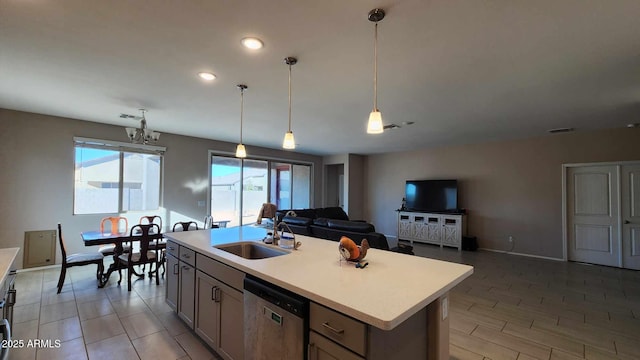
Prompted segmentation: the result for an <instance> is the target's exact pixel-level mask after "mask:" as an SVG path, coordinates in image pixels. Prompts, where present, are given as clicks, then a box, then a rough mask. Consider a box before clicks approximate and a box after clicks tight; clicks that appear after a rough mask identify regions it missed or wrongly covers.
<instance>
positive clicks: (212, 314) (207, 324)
mask: <svg viewBox="0 0 640 360" xmlns="http://www.w3.org/2000/svg"><path fill="white" fill-rule="evenodd" d="M217 284H218V281H216V280H215V279H214V278H212V277H211V276H208V275H207V274H205V273H203V272H202V271H196V318H195V323H194V328H195V332H196V334H198V335H200V337H201V338H202V339H203V340H204V341H205V342H206V343H207V344H209V346H211V347H212V348H213V349H214V350H217V349H218V334H219V333H220V318H219V313H220V310H219V307H218V302H217V301H216V299H217V296H218V293H217V292H218V290H217V288H218V287H217Z"/></svg>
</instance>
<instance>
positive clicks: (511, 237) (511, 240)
mask: <svg viewBox="0 0 640 360" xmlns="http://www.w3.org/2000/svg"><path fill="white" fill-rule="evenodd" d="M509 242H510V243H512V242H513V236H512V235H509Z"/></svg>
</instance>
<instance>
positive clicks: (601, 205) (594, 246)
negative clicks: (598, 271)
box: [567, 165, 621, 267]
mask: <svg viewBox="0 0 640 360" xmlns="http://www.w3.org/2000/svg"><path fill="white" fill-rule="evenodd" d="M618 170H619V167H618V166H617V165H606V166H580V167H571V168H568V170H567V235H568V237H567V238H568V246H569V249H568V258H569V260H573V261H581V262H587V263H592V264H599V265H608V266H618V267H619V266H621V254H620V233H619V231H620V227H619V221H620V218H619V211H618V209H619V193H618V191H619V186H618V184H619V183H618V181H619V180H618Z"/></svg>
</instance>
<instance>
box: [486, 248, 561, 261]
mask: <svg viewBox="0 0 640 360" xmlns="http://www.w3.org/2000/svg"><path fill="white" fill-rule="evenodd" d="M478 250H484V251H491V252H496V253H501V254H509V255H517V256H525V257H532V258H536V259H545V260H553V261H562V262H565V261H566V260H564V259H561V258H555V257H550V256H540V255H532V254H523V253H517V252H512V251H505V250H496V249H489V248H478Z"/></svg>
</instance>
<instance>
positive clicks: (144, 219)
mask: <svg viewBox="0 0 640 360" xmlns="http://www.w3.org/2000/svg"><path fill="white" fill-rule="evenodd" d="M140 224H157V225H158V226H160V231H162V217H160V215H145V216H141V217H140ZM166 247H167V242H166V240H163V239H162V238H160V239H158V240H154V241H152V242H151V243H150V244H149V250H153V251H156V250H158V249H164V248H166ZM156 253H157V251H156ZM144 267H145V266H144V264H143V265H142V271H143V272H144ZM149 276H151V270H149Z"/></svg>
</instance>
